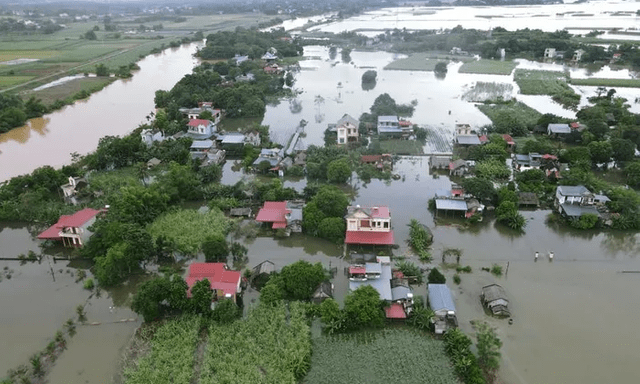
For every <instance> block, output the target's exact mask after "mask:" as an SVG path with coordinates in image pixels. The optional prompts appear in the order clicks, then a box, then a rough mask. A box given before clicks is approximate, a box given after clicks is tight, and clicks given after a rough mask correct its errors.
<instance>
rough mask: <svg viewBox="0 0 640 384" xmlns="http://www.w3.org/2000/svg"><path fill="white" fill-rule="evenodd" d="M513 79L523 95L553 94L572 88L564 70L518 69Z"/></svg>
mask: <svg viewBox="0 0 640 384" xmlns="http://www.w3.org/2000/svg"><path fill="white" fill-rule="evenodd" d="M513 79H514V80H515V82H516V83H517V84H518V87H520V93H522V94H523V95H553V94H556V93H558V92H563V91H565V90H567V89H571V88H570V87H569V86H568V85H567V78H566V76H565V74H564V73H563V72H554V71H535V70H527V69H517V70H516V72H515V73H514V75H513Z"/></svg>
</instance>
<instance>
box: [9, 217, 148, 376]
mask: <svg viewBox="0 0 640 384" xmlns="http://www.w3.org/2000/svg"><path fill="white" fill-rule="evenodd" d="M0 244H1V245H2V246H1V247H0V251H1V252H2V254H1V255H0V257H4V258H15V257H17V256H18V255H19V254H26V253H27V252H28V251H30V250H31V251H34V252H36V253H40V248H39V244H40V242H39V241H38V240H36V239H35V238H34V236H33V230H32V229H31V228H30V227H28V226H26V225H25V224H23V223H2V225H0ZM53 251H54V252H44V253H45V254H47V255H48V256H45V257H44V258H43V259H42V261H41V262H27V263H25V264H24V265H21V264H20V262H19V261H8V260H0V277H1V278H0V302H1V303H2V311H0V323H1V324H2V325H3V326H2V328H0V340H2V343H1V344H0V355H2V359H0V377H3V376H4V374H5V373H6V372H7V370H9V369H13V368H16V367H17V366H18V365H20V364H28V362H29V358H30V357H31V356H32V355H33V354H35V353H37V352H40V351H42V350H44V348H45V347H46V345H47V343H48V342H49V341H51V340H53V337H54V335H55V333H56V331H58V330H60V329H62V326H63V324H64V323H65V322H66V321H67V320H68V319H74V320H75V319H77V315H76V311H75V308H76V307H77V306H78V305H80V304H86V306H85V311H86V314H87V315H86V316H87V323H94V322H97V323H100V324H99V325H78V326H77V334H76V335H75V336H73V337H72V338H71V339H68V340H69V341H68V343H67V348H68V349H67V350H66V351H64V352H63V353H62V355H61V357H60V358H59V360H58V361H57V362H56V364H55V366H54V368H53V370H52V371H51V373H50V376H49V382H51V383H78V384H79V383H96V384H98V383H105V382H108V380H105V378H110V377H111V376H112V375H113V374H114V373H115V367H116V366H117V363H118V361H119V359H120V355H121V349H122V348H123V346H124V345H125V344H126V342H127V341H128V340H129V338H130V337H131V335H132V333H133V331H134V329H135V327H136V326H137V325H139V322H138V321H137V315H136V314H135V313H132V312H131V310H130V309H129V308H128V303H127V299H128V297H129V292H130V291H131V290H132V288H133V287H134V286H135V283H136V279H133V280H131V281H130V282H129V284H127V285H125V286H124V287H121V288H118V289H115V290H112V291H104V290H103V291H102V292H101V294H100V297H96V296H95V295H94V296H92V295H91V293H90V292H89V291H87V290H84V289H83V286H82V284H83V283H82V282H76V278H77V274H78V272H79V271H80V270H85V272H86V273H87V276H88V277H91V273H90V271H88V270H87V269H86V268H87V265H83V263H81V262H78V261H71V262H70V261H54V260H53V258H52V257H51V256H50V254H56V255H58V256H62V255H64V252H60V249H53ZM61 253H62V254H61ZM123 319H125V320H127V321H126V322H121V320H123ZM129 319H132V320H133V321H129Z"/></svg>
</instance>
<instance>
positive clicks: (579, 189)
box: [558, 185, 591, 196]
mask: <svg viewBox="0 0 640 384" xmlns="http://www.w3.org/2000/svg"><path fill="white" fill-rule="evenodd" d="M558 193H560V194H561V195H563V196H584V195H590V194H591V191H589V190H588V189H587V187H585V186H584V185H576V186H571V185H560V186H558Z"/></svg>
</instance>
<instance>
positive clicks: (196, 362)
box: [190, 327, 209, 384]
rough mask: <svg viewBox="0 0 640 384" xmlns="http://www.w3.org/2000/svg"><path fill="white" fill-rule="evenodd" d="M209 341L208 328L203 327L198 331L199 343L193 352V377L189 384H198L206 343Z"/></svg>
mask: <svg viewBox="0 0 640 384" xmlns="http://www.w3.org/2000/svg"><path fill="white" fill-rule="evenodd" d="M208 341H209V332H208V328H207V327H204V328H203V329H201V330H200V341H199V342H198V346H197V347H196V350H195V351H194V352H193V353H194V357H193V376H192V377H191V382H190V384H198V382H199V381H200V371H201V370H202V363H203V362H204V356H205V352H206V351H207V342H208Z"/></svg>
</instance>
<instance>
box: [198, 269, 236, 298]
mask: <svg viewBox="0 0 640 384" xmlns="http://www.w3.org/2000/svg"><path fill="white" fill-rule="evenodd" d="M204 279H207V280H209V283H210V284H211V290H213V301H217V300H218V299H223V298H226V299H231V300H233V302H234V303H235V301H236V295H237V294H238V293H240V292H242V288H241V287H240V282H241V280H242V276H241V275H240V272H239V271H232V270H230V269H229V267H227V264H225V263H193V264H191V265H189V275H188V276H187V286H188V287H189V290H188V291H187V295H188V296H189V297H190V296H191V288H193V286H194V285H195V284H196V282H198V281H200V280H204Z"/></svg>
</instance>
